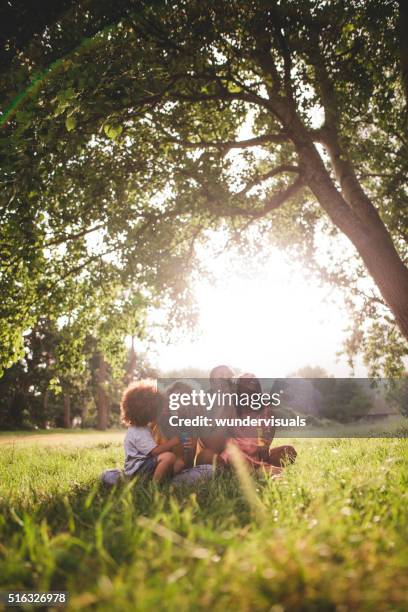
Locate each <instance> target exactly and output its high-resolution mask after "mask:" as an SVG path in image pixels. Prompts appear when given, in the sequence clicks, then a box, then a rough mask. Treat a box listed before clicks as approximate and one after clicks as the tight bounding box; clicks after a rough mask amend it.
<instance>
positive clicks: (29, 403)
mask: <svg viewBox="0 0 408 612" xmlns="http://www.w3.org/2000/svg"><path fill="white" fill-rule="evenodd" d="M61 333H62V332H61V330H59V329H58V326H57V325H56V324H55V322H53V321H50V320H49V319H47V318H46V317H42V318H41V319H39V321H38V322H37V324H36V325H35V326H34V327H33V329H31V330H30V331H29V332H28V333H27V334H26V335H25V338H24V352H25V356H24V358H22V359H20V360H19V361H18V362H17V363H15V364H14V365H13V366H11V367H10V368H8V369H7V370H6V371H5V372H4V374H3V376H2V377H1V378H0V429H3V430H7V429H8V430H11V429H31V428H37V427H38V428H47V427H66V428H69V427H72V426H73V425H77V426H81V427H96V428H98V429H102V430H103V429H106V428H107V427H112V426H115V425H119V401H120V394H121V392H122V390H123V386H124V385H125V384H127V383H129V382H130V381H132V380H134V379H135V378H137V377H140V376H156V374H157V372H156V371H155V370H153V369H152V368H151V367H150V366H149V365H148V363H147V361H146V358H145V357H143V356H140V357H138V356H136V351H135V348H134V343H133V339H132V345H131V347H130V348H129V349H128V350H126V351H125V352H124V359H123V361H122V364H121V365H119V367H118V366H117V365H116V367H115V368H113V367H112V365H111V364H110V363H109V362H108V361H107V359H106V358H105V355H104V353H103V352H102V351H101V350H100V348H99V346H98V340H97V338H95V337H92V336H87V337H86V339H85V343H84V345H83V346H82V351H83V354H82V367H78V364H77V367H76V368H75V369H70V368H69V367H64V365H63V362H64V359H63V355H61V352H60V349H61V344H62V340H63V339H62V338H61Z"/></svg>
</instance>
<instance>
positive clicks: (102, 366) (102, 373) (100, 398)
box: [96, 353, 109, 430]
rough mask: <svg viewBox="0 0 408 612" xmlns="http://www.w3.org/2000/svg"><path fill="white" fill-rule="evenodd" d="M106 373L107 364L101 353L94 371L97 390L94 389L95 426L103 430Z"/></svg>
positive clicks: (105, 405) (104, 425)
mask: <svg viewBox="0 0 408 612" xmlns="http://www.w3.org/2000/svg"><path fill="white" fill-rule="evenodd" d="M107 373H108V364H107V363H106V361H105V359H104V357H103V354H102V353H99V354H98V369H97V372H96V380H97V390H96V409H97V415H98V416H97V428H98V429H101V430H105V429H106V428H107V427H108V417H109V404H108V396H107V393H106V381H107Z"/></svg>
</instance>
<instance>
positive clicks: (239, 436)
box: [219, 373, 297, 475]
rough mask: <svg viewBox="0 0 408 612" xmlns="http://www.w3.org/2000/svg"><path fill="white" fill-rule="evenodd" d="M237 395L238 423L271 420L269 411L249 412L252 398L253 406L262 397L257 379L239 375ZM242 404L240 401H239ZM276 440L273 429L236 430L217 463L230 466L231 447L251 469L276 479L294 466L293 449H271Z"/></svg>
mask: <svg viewBox="0 0 408 612" xmlns="http://www.w3.org/2000/svg"><path fill="white" fill-rule="evenodd" d="M236 393H237V397H238V403H237V416H238V418H240V419H245V417H248V416H249V417H254V416H255V417H256V418H268V417H270V407H267V406H265V407H263V408H260V409H257V410H256V412H254V408H251V398H254V400H255V401H254V405H256V403H257V401H258V399H259V397H260V395H261V394H262V386H261V383H260V381H259V379H258V378H257V377H256V376H255V375H254V374H249V373H247V374H241V375H240V376H239V377H238V379H237V382H236ZM242 399H243V400H244V401H241V400H242ZM274 437H275V427H265V426H264V427H262V428H257V429H256V430H254V428H253V427H252V426H235V427H234V429H233V431H232V438H231V439H230V440H229V441H228V444H227V445H226V448H225V450H224V451H223V452H222V453H221V454H220V455H219V462H223V463H224V464H225V465H229V464H230V463H231V453H230V445H233V446H234V447H235V448H236V449H238V450H239V452H240V454H241V456H242V457H243V458H244V459H245V462H246V463H247V464H249V465H250V466H251V467H252V468H254V469H258V468H262V469H264V470H265V471H266V472H268V473H269V474H272V475H277V474H279V473H280V472H281V471H282V468H283V467H284V466H285V465H287V464H288V463H293V462H294V461H295V459H296V456H297V453H296V450H295V449H294V447H293V446H290V445H289V444H285V445H283V446H278V447H276V448H273V449H271V444H272V441H273V439H274Z"/></svg>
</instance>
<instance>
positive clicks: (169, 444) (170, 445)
mask: <svg viewBox="0 0 408 612" xmlns="http://www.w3.org/2000/svg"><path fill="white" fill-rule="evenodd" d="M177 444H180V438H178V437H177V436H174V437H173V438H170V440H166V442H163V444H158V445H157V446H155V447H154V449H153V450H152V451H150V455H153V457H157V455H160V453H165V452H166V451H171V450H173V449H174V447H175V446H177Z"/></svg>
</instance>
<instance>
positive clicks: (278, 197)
mask: <svg viewBox="0 0 408 612" xmlns="http://www.w3.org/2000/svg"><path fill="white" fill-rule="evenodd" d="M304 186H305V180H304V178H303V177H302V176H299V177H298V178H297V179H296V180H295V181H294V182H293V183H292V184H291V185H289V187H287V188H286V189H283V190H281V191H278V192H277V193H275V194H274V195H273V196H272V197H271V198H270V199H269V200H268V201H267V202H266V203H265V204H264V206H263V208H261V209H260V210H248V209H245V208H239V207H233V208H231V209H230V210H229V211H228V214H229V215H242V216H249V217H252V218H253V219H260V218H261V217H264V216H265V215H267V214H268V213H270V212H271V211H272V210H276V209H277V208H279V207H280V206H282V204H284V203H285V202H287V201H288V200H289V199H290V198H292V197H293V196H294V195H296V194H297V193H298V192H299V191H300V190H301V189H302V188H303V187H304Z"/></svg>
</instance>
